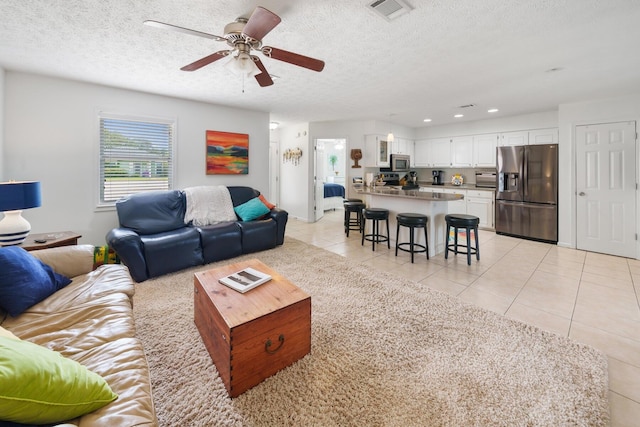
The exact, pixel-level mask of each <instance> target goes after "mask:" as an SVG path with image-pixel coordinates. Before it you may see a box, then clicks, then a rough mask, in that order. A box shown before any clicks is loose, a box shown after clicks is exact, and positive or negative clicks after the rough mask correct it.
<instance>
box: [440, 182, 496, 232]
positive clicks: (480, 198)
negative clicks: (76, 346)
mask: <svg viewBox="0 0 640 427" xmlns="http://www.w3.org/2000/svg"><path fill="white" fill-rule="evenodd" d="M466 199H467V214H469V215H473V216H477V217H478V218H479V219H480V223H479V224H478V226H479V227H480V228H488V229H491V230H493V229H494V228H495V210H494V199H495V193H494V192H493V191H488V190H467V197H466ZM449 203H451V202H449Z"/></svg>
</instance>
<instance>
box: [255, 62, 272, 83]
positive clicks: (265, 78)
mask: <svg viewBox="0 0 640 427" xmlns="http://www.w3.org/2000/svg"><path fill="white" fill-rule="evenodd" d="M251 59H253V62H255V63H256V65H257V66H258V68H259V69H260V71H262V72H261V73H260V74H258V75H256V81H257V82H258V84H259V85H260V86H262V87H265V86H271V85H272V84H273V80H271V76H270V75H269V73H268V72H267V69H266V68H264V64H263V63H262V61H260V58H258V57H257V56H255V55H251Z"/></svg>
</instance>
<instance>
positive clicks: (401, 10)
mask: <svg viewBox="0 0 640 427" xmlns="http://www.w3.org/2000/svg"><path fill="white" fill-rule="evenodd" d="M369 7H370V8H371V9H372V10H373V11H375V12H376V13H378V14H379V15H380V16H382V17H383V18H384V19H386V20H387V21H391V20H394V19H396V18H397V17H399V16H402V15H404V14H405V13H408V12H410V11H411V9H412V7H411V6H409V5H408V4H407V3H405V2H404V1H403V0H376V1H374V2H373V3H370V4H369Z"/></svg>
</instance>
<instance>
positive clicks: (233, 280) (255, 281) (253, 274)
mask: <svg viewBox="0 0 640 427" xmlns="http://www.w3.org/2000/svg"><path fill="white" fill-rule="evenodd" d="M269 280H271V276H269V275H268V274H265V273H262V272H260V271H258V270H256V269H253V268H251V267H247V268H243V269H242V270H240V271H237V272H235V273H233V274H230V275H228V276H225V277H223V278H221V279H220V280H218V281H219V282H220V283H222V284H223V285H226V286H228V287H230V288H231V289H233V290H236V291H238V292H240V293H245V292H247V291H249V290H251V289H253V288H255V287H256V286H259V285H262V284H263V283H265V282H268V281H269Z"/></svg>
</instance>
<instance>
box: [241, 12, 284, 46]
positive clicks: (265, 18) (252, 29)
mask: <svg viewBox="0 0 640 427" xmlns="http://www.w3.org/2000/svg"><path fill="white" fill-rule="evenodd" d="M280 21H281V19H280V17H279V16H278V15H276V14H275V13H273V12H271V11H270V10H267V9H265V8H264V7H261V6H258V7H256V9H255V10H254V11H253V13H252V14H251V17H250V18H249V20H248V21H247V23H246V24H245V26H244V29H243V30H242V33H243V34H244V35H246V36H248V37H251V38H252V39H254V40H260V41H262V38H263V37H264V36H266V35H267V34H268V33H269V31H271V30H273V29H274V28H275V27H276V25H278V24H279V23H280Z"/></svg>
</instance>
